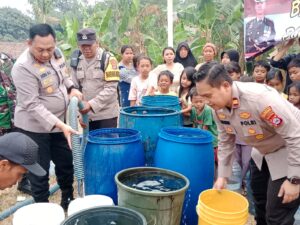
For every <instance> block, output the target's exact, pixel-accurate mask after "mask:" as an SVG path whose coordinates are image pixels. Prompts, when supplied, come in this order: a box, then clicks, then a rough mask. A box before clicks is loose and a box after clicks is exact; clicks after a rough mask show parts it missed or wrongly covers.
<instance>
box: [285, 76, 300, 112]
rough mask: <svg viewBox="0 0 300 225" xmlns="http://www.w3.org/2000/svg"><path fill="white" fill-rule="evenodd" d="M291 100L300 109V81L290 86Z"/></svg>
mask: <svg viewBox="0 0 300 225" xmlns="http://www.w3.org/2000/svg"><path fill="white" fill-rule="evenodd" d="M288 93H289V102H291V103H292V104H293V105H294V106H295V107H297V108H298V109H300V81H296V82H294V83H292V84H290V86H289V87H288Z"/></svg>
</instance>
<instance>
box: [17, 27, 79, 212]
mask: <svg viewBox="0 0 300 225" xmlns="http://www.w3.org/2000/svg"><path fill="white" fill-rule="evenodd" d="M28 46H29V48H28V49H26V50H25V51H24V52H23V53H22V54H21V55H20V57H19V58H18V59H17V61H16V63H15V64H14V66H13V69H12V77H13V81H14V84H15V86H16V90H17V105H16V109H15V126H16V127H17V130H18V131H20V132H22V133H25V134H27V135H28V136H29V137H31V138H32V139H33V140H34V141H35V142H36V143H37V144H38V146H39V163H40V165H41V166H42V167H43V168H44V169H45V170H46V171H47V174H46V175H45V176H42V177H37V176H35V175H34V174H32V173H30V174H29V180H30V182H31V185H32V194H33V197H34V200H35V201H36V202H48V197H49V183H48V182H49V173H48V171H49V164H50V160H52V161H53V162H54V164H55V172H56V176H57V181H58V184H59V186H60V189H61V191H62V200H61V205H62V207H63V208H64V209H66V208H67V207H68V203H69V201H70V200H71V199H73V187H72V184H73V163H72V153H71V150H70V146H71V144H70V136H71V134H74V133H77V132H76V131H75V130H73V129H72V128H71V127H70V126H68V125H67V124H65V123H64V121H65V114H66V110H67V106H68V100H69V96H70V97H72V96H77V97H78V98H79V99H81V98H82V94H81V93H80V92H79V91H78V90H77V89H75V88H74V85H73V82H72V80H71V78H70V77H69V76H68V75H67V73H66V72H67V68H66V64H65V61H64V58H63V56H62V54H61V52H60V51H59V50H58V49H57V48H56V47H55V32H54V30H53V29H52V28H51V26H49V25H48V24H37V25H34V26H32V27H31V28H30V30H29V41H28Z"/></svg>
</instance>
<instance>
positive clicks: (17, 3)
mask: <svg viewBox="0 0 300 225" xmlns="http://www.w3.org/2000/svg"><path fill="white" fill-rule="evenodd" d="M88 2H89V3H90V4H95V2H97V0H88ZM7 6H8V7H11V8H17V9H19V10H20V11H21V12H23V13H24V14H26V15H29V14H30V11H31V10H32V9H31V6H30V4H29V3H28V0H0V8H2V7H7Z"/></svg>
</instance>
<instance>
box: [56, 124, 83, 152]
mask: <svg viewBox="0 0 300 225" xmlns="http://www.w3.org/2000/svg"><path fill="white" fill-rule="evenodd" d="M55 126H56V127H57V128H59V129H61V130H62V132H63V133H64V135H65V137H66V139H67V141H68V145H69V147H70V149H72V144H71V135H72V134H78V135H79V132H78V131H76V130H74V129H73V128H72V127H70V126H69V125H67V124H65V123H63V122H61V121H59V122H57V123H56V124H55Z"/></svg>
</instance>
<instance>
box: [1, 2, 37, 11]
mask: <svg viewBox="0 0 300 225" xmlns="http://www.w3.org/2000/svg"><path fill="white" fill-rule="evenodd" d="M6 6H8V7H11V8H17V9H19V10H20V11H22V12H23V13H24V14H27V15H28V14H29V13H28V11H31V6H30V5H29V3H28V1H27V0H0V8H1V7H6Z"/></svg>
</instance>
